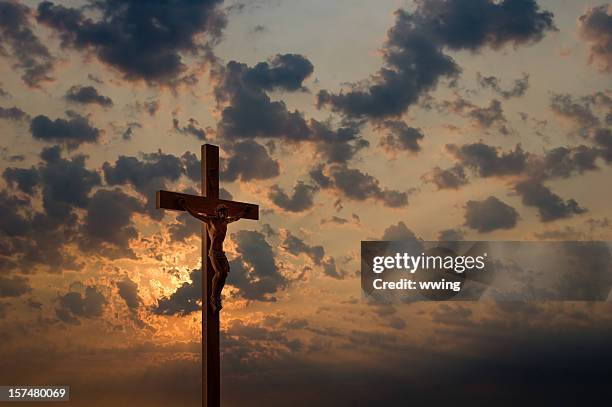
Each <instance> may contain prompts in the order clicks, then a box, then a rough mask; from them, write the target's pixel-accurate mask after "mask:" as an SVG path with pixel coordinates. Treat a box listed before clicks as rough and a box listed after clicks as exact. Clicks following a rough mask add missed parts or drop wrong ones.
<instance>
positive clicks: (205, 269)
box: [157, 144, 259, 407]
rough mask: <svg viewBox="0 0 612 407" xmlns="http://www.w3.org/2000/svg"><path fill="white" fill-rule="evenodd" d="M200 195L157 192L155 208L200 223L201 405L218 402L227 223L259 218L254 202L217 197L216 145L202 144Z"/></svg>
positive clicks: (210, 406) (207, 406) (213, 405)
mask: <svg viewBox="0 0 612 407" xmlns="http://www.w3.org/2000/svg"><path fill="white" fill-rule="evenodd" d="M201 174H202V196H199V195H189V194H181V193H177V192H169V191H157V208H158V209H159V208H161V209H169V210H175V211H188V212H189V213H190V214H191V215H192V216H194V217H196V218H197V219H199V220H201V221H202V222H203V223H202V358H203V361H202V380H203V383H202V405H203V406H204V407H219V405H220V403H221V380H220V379H221V366H220V357H219V356H220V355H219V319H220V317H219V310H220V309H221V290H222V289H223V285H224V284H225V277H226V276H227V273H228V272H229V263H228V262H227V258H226V257H225V253H224V252H223V240H224V239H225V234H226V231H227V224H228V223H230V222H234V221H237V220H239V219H253V220H258V219H259V207H258V206H257V205H253V204H249V203H244V202H236V201H228V200H224V199H219V147H218V146H215V145H212V144H205V145H203V146H202V163H201Z"/></svg>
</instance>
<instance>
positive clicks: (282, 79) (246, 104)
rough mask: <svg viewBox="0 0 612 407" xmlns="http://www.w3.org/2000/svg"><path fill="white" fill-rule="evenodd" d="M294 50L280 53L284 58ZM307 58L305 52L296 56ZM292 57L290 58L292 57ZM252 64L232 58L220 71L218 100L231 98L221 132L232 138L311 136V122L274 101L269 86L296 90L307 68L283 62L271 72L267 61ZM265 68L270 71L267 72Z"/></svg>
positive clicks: (220, 128) (226, 100)
mask: <svg viewBox="0 0 612 407" xmlns="http://www.w3.org/2000/svg"><path fill="white" fill-rule="evenodd" d="M285 57H291V58H293V57H292V56H291V54H287V55H284V56H283V55H277V57H276V59H277V60H278V61H282V60H283V59H285ZM294 57H299V58H303V57H301V56H294ZM291 58H289V60H290V59H291ZM256 67H260V68H257V72H259V73H257V72H255V71H254V69H255V68H249V67H248V66H247V65H246V64H242V63H239V62H236V61H230V62H229V63H228V64H227V65H226V66H225V67H223V68H221V70H220V72H219V73H218V74H217V75H218V77H219V83H218V84H217V85H216V87H215V97H216V99H217V103H219V104H221V103H223V102H228V103H229V105H228V106H227V107H225V108H224V109H223V110H222V113H221V121H220V122H219V124H218V127H219V133H220V134H221V135H224V136H226V137H229V138H254V137H286V138H289V139H294V140H300V139H302V140H303V139H306V138H308V136H309V129H308V125H307V123H306V121H305V119H304V117H303V116H302V114H301V113H299V112H298V111H294V112H291V111H289V110H288V109H287V106H286V105H285V103H284V102H282V101H271V100H270V97H269V96H268V95H267V94H266V92H265V90H266V89H273V88H278V89H282V90H296V89H300V88H302V81H303V80H304V79H306V77H307V76H308V75H306V76H304V75H303V73H304V72H303V71H295V70H294V69H293V65H288V66H285V65H284V64H283V63H281V62H279V63H277V64H276V66H275V68H274V69H275V72H276V73H275V74H271V73H269V65H268V63H266V62H263V63H260V64H258V65H256ZM262 72H268V73H267V74H266V75H264V74H263V73H262Z"/></svg>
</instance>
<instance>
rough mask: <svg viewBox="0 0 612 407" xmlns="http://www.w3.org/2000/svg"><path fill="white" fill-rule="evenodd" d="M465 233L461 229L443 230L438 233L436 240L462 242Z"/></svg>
mask: <svg viewBox="0 0 612 407" xmlns="http://www.w3.org/2000/svg"><path fill="white" fill-rule="evenodd" d="M464 238H465V232H464V231H463V230H461V229H444V230H441V231H439V232H438V236H437V240H439V241H443V242H457V241H461V240H464Z"/></svg>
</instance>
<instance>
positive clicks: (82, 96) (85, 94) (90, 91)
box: [64, 85, 113, 107]
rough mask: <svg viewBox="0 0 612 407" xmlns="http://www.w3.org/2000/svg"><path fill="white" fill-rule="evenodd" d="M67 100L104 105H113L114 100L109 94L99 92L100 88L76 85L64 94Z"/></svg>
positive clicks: (83, 103) (82, 103)
mask: <svg viewBox="0 0 612 407" xmlns="http://www.w3.org/2000/svg"><path fill="white" fill-rule="evenodd" d="M64 97H65V98H66V100H68V101H69V102H73V103H78V104H81V105H87V104H97V105H100V106H103V107H111V106H112V105H113V100H112V99H111V98H109V97H108V96H104V95H101V94H99V93H98V89H96V88H94V87H93V86H79V85H74V86H72V87H70V89H68V91H67V92H66V95H65V96H64Z"/></svg>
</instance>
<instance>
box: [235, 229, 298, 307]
mask: <svg viewBox="0 0 612 407" xmlns="http://www.w3.org/2000/svg"><path fill="white" fill-rule="evenodd" d="M232 240H233V241H234V242H236V244H237V248H236V251H237V252H238V255H239V256H238V257H237V258H236V259H234V260H232V261H231V262H230V267H231V269H232V272H231V273H230V274H229V277H228V280H227V281H228V283H229V284H231V285H233V286H234V287H236V288H238V289H239V296H241V297H243V298H244V299H247V300H257V301H276V297H274V294H275V293H276V292H277V291H279V290H281V289H283V288H285V287H286V286H287V283H288V282H287V279H286V278H285V277H284V276H283V275H282V274H281V273H280V270H279V269H278V267H277V265H276V261H275V259H274V252H273V251H272V246H270V244H269V243H268V242H267V241H266V238H265V236H264V235H263V234H261V233H259V232H256V231H249V230H241V231H239V232H237V233H232Z"/></svg>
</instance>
